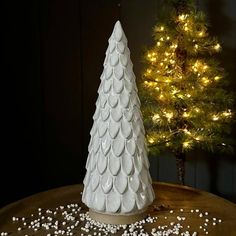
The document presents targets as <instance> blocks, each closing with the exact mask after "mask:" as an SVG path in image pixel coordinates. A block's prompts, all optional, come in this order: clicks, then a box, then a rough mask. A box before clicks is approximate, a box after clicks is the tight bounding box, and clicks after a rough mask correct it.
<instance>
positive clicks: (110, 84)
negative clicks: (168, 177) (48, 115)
mask: <svg viewBox="0 0 236 236" xmlns="http://www.w3.org/2000/svg"><path fill="white" fill-rule="evenodd" d="M98 94H99V96H98V99H97V102H96V111H95V114H94V116H93V119H94V124H93V127H92V129H91V132H90V134H91V140H90V144H89V148H88V149H89V155H88V159H87V163H86V169H87V173H86V176H85V178H84V191H83V196H82V201H83V202H84V203H85V204H86V205H87V206H88V207H89V208H90V216H91V217H92V218H94V219H96V220H99V221H103V222H105V223H115V224H116V223H117V224H121V223H131V222H133V221H136V220H139V219H140V218H141V217H143V214H144V212H145V210H146V208H147V206H148V205H150V204H151V203H152V202H153V200H154V197H155V196H154V192H153V188H152V185H151V183H152V180H151V177H150V174H149V161H148V158H147V148H146V143H145V130H144V126H143V121H142V115H141V112H140V101H139V98H138V95H137V87H136V83H135V75H134V73H133V65H132V62H131V60H130V51H129V49H128V47H127V39H126V37H125V34H124V32H123V29H122V27H121V24H120V22H119V21H117V22H116V24H115V27H114V30H113V33H112V35H111V37H110V39H109V46H108V49H107V51H106V58H105V61H104V70H103V73H102V75H101V84H100V87H99V89H98Z"/></svg>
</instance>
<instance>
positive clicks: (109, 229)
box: [0, 203, 222, 236]
mask: <svg viewBox="0 0 236 236" xmlns="http://www.w3.org/2000/svg"><path fill="white" fill-rule="evenodd" d="M159 213H160V211H159ZM174 213H177V215H176V214H174ZM194 217H195V218H196V217H197V218H198V219H199V225H198V229H193V227H192V226H191V225H188V224H187V221H188V219H190V218H194ZM158 218H163V219H164V220H165V222H166V223H165V224H164V225H163V224H162V225H160V224H159V225H158V226H156V225H157V224H155V227H156V228H154V227H153V228H152V230H151V232H148V231H147V230H146V229H145V225H148V224H149V225H150V224H153V223H156V222H158ZM12 222H13V223H14V224H16V226H17V227H16V228H17V231H18V232H21V235H24V236H29V235H32V234H35V233H36V232H37V231H40V232H43V233H44V235H46V236H52V235H53V236H61V235H65V236H73V235H80V236H106V235H113V234H116V233H118V232H119V233H120V234H121V235H122V236H169V235H180V236H197V235H198V233H201V234H205V235H207V234H209V230H208V227H209V226H216V225H217V224H219V223H221V222H222V220H221V219H219V218H216V217H213V218H212V217H209V213H208V212H206V211H201V210H199V209H191V210H186V209H182V208H181V209H179V210H178V209H177V210H170V211H169V212H168V211H167V212H164V213H163V215H161V214H159V216H158V217H157V216H148V217H146V218H145V219H143V220H141V221H137V222H135V223H133V224H129V225H126V224H124V225H113V224H105V223H100V222H97V221H95V220H93V219H91V218H90V216H89V213H88V212H86V210H85V209H82V208H81V206H79V204H77V203H71V204H68V205H65V206H59V207H56V208H54V209H41V208H38V209H37V211H36V213H33V214H31V215H30V216H27V217H26V216H25V217H16V216H13V217H12ZM183 223H184V224H183ZM186 225H187V226H186ZM153 226H154V225H153ZM78 232H81V233H80V234H79V233H78ZM12 233H13V234H14V233H16V232H11V233H9V232H5V231H4V232H1V233H0V236H7V235H11V234H12Z"/></svg>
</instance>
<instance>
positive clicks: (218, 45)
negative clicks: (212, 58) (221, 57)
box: [214, 43, 221, 51]
mask: <svg viewBox="0 0 236 236" xmlns="http://www.w3.org/2000/svg"><path fill="white" fill-rule="evenodd" d="M220 48H221V47H220V44H219V43H217V44H216V45H215V46H214V49H215V50H216V51H219V50H220Z"/></svg>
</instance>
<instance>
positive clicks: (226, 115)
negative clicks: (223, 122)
mask: <svg viewBox="0 0 236 236" xmlns="http://www.w3.org/2000/svg"><path fill="white" fill-rule="evenodd" d="M222 114H223V116H225V117H229V116H231V115H232V113H231V110H228V111H224V112H223V113H222Z"/></svg>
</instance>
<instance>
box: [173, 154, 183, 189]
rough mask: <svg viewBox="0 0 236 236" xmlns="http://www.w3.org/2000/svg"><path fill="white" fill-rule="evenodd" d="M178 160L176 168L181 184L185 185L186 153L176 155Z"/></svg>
mask: <svg viewBox="0 0 236 236" xmlns="http://www.w3.org/2000/svg"><path fill="white" fill-rule="evenodd" d="M175 158H176V167H177V175H178V180H179V183H180V184H182V185H184V176H185V153H183V152H178V153H175Z"/></svg>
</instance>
